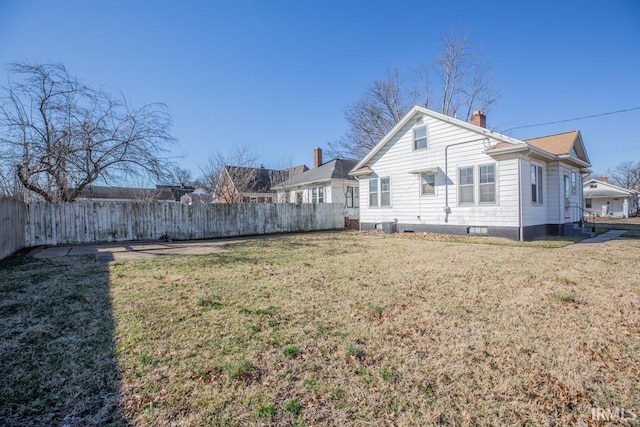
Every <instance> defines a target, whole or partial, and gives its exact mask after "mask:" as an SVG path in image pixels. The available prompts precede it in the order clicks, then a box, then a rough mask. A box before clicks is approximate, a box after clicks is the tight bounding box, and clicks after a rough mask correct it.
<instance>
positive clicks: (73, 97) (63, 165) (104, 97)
mask: <svg viewBox="0 0 640 427" xmlns="http://www.w3.org/2000/svg"><path fill="white" fill-rule="evenodd" d="M9 70H10V71H11V72H12V74H13V75H17V76H18V77H19V78H20V80H18V81H17V82H12V83H9V85H8V86H7V87H3V88H2V89H3V92H4V93H3V96H2V98H1V101H0V102H1V103H0V145H1V148H2V151H3V152H4V153H8V155H7V156H3V161H4V165H5V168H6V166H7V165H11V166H12V167H13V168H15V169H14V170H15V174H16V177H17V179H18V180H19V181H20V183H21V184H22V185H23V186H24V188H26V189H27V190H29V191H31V192H33V193H35V194H38V195H39V196H40V197H42V198H43V199H44V200H46V201H50V202H59V201H73V200H75V199H76V197H77V196H78V194H79V193H80V191H81V190H82V189H83V188H84V187H86V186H87V185H89V184H91V183H92V182H94V181H96V180H98V179H99V178H102V179H104V180H107V179H109V178H111V179H113V178H115V179H120V178H124V177H127V176H131V175H134V176H135V175H141V174H143V175H144V174H148V175H152V176H155V177H158V176H161V174H162V172H163V171H164V170H167V165H168V161H167V160H166V159H163V158H162V157H160V155H161V154H162V153H163V152H164V151H165V144H167V143H170V142H172V141H173V140H174V138H173V137H172V136H171V135H170V133H169V130H170V127H171V119H170V117H169V115H168V114H167V113H165V112H164V110H165V106H164V105H162V104H149V105H145V106H143V107H141V108H134V107H132V106H131V105H130V104H129V103H128V102H127V100H126V99H125V98H124V97H122V99H116V98H113V97H112V96H111V95H109V94H108V93H106V92H104V91H101V90H95V89H92V88H90V87H88V86H86V85H85V84H83V83H81V82H80V81H79V80H78V79H77V78H76V77H74V76H72V75H70V74H69V73H68V72H67V70H66V68H65V67H64V66H63V65H61V64H37V65H31V64H25V63H23V64H12V65H10V66H9ZM5 170H6V169H5Z"/></svg>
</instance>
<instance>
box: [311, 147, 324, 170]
mask: <svg viewBox="0 0 640 427" xmlns="http://www.w3.org/2000/svg"><path fill="white" fill-rule="evenodd" d="M321 164H322V148H320V147H316V148H314V149H313V167H314V168H317V167H318V166H320V165H321Z"/></svg>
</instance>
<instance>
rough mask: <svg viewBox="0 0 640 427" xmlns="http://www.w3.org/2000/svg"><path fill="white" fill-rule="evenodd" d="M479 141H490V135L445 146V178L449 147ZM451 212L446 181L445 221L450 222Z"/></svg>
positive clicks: (447, 169)
mask: <svg viewBox="0 0 640 427" xmlns="http://www.w3.org/2000/svg"><path fill="white" fill-rule="evenodd" d="M478 141H486V142H487V144H488V143H489V141H490V140H489V138H488V137H486V136H485V137H482V138H478V139H472V140H471V141H462V142H456V143H455V144H449V145H447V146H446V147H444V177H445V180H446V179H447V177H448V176H449V148H451V147H455V146H457V145H462V144H468V143H470V142H478ZM450 213H451V208H450V207H449V183H448V182H446V181H445V183H444V222H449V214H450Z"/></svg>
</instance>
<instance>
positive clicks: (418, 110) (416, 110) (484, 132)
mask: <svg viewBox="0 0 640 427" xmlns="http://www.w3.org/2000/svg"><path fill="white" fill-rule="evenodd" d="M417 114H424V115H427V116H431V117H433V118H435V119H438V120H441V121H443V122H447V123H451V124H454V125H456V126H459V127H461V128H464V129H467V130H470V131H472V132H475V133H477V134H478V135H479V136H486V137H491V138H493V139H495V140H498V141H499V142H503V143H505V144H508V146H509V147H511V146H513V144H524V143H523V142H522V141H519V140H517V139H515V138H511V137H510V136H507V135H503V134H501V133H498V132H494V131H491V130H489V129H486V128H483V127H481V126H476V125H473V124H471V123H467V122H465V121H463V120H459V119H456V118H454V117H449V116H447V115H444V114H441V113H437V112H435V111H432V110H429V109H427V108H424V107H420V106H419V105H415V106H413V107H412V108H411V110H409V112H408V113H407V114H405V115H404V117H403V118H402V119H400V121H399V122H398V123H397V124H396V125H395V126H394V127H393V128H392V129H391V130H390V131H389V132H388V133H387V134H386V135H385V136H384V138H382V139H381V140H380V142H378V143H377V144H376V145H375V146H374V147H373V148H372V149H371V151H369V153H368V154H367V155H366V156H364V158H363V159H362V160H360V162H358V164H357V165H356V166H355V167H354V168H353V170H352V171H351V174H352V175H358V174H360V173H361V172H360V170H361V168H362V167H363V166H366V165H367V163H368V162H369V160H371V159H372V158H373V157H374V156H375V155H376V154H377V153H378V152H379V151H380V150H382V148H384V146H385V145H387V143H389V141H391V139H392V138H393V137H394V136H395V134H396V133H397V132H398V131H400V129H402V128H403V127H404V126H405V125H406V124H407V123H409V122H410V121H411V120H412V119H413V118H414V117H415V116H416V115H417Z"/></svg>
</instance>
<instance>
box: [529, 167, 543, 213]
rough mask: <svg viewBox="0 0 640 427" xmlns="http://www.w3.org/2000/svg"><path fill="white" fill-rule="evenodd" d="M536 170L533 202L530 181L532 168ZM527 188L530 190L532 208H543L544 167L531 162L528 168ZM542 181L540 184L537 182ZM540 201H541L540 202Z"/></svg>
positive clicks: (531, 183)
mask: <svg viewBox="0 0 640 427" xmlns="http://www.w3.org/2000/svg"><path fill="white" fill-rule="evenodd" d="M534 167H535V168H536V200H535V201H534V200H533V181H531V172H532V168H534ZM529 181H530V182H529V188H531V198H530V200H531V204H532V205H533V206H544V167H543V166H542V165H541V164H538V163H533V162H531V167H530V168H529ZM538 181H542V182H538ZM540 199H542V200H540Z"/></svg>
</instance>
